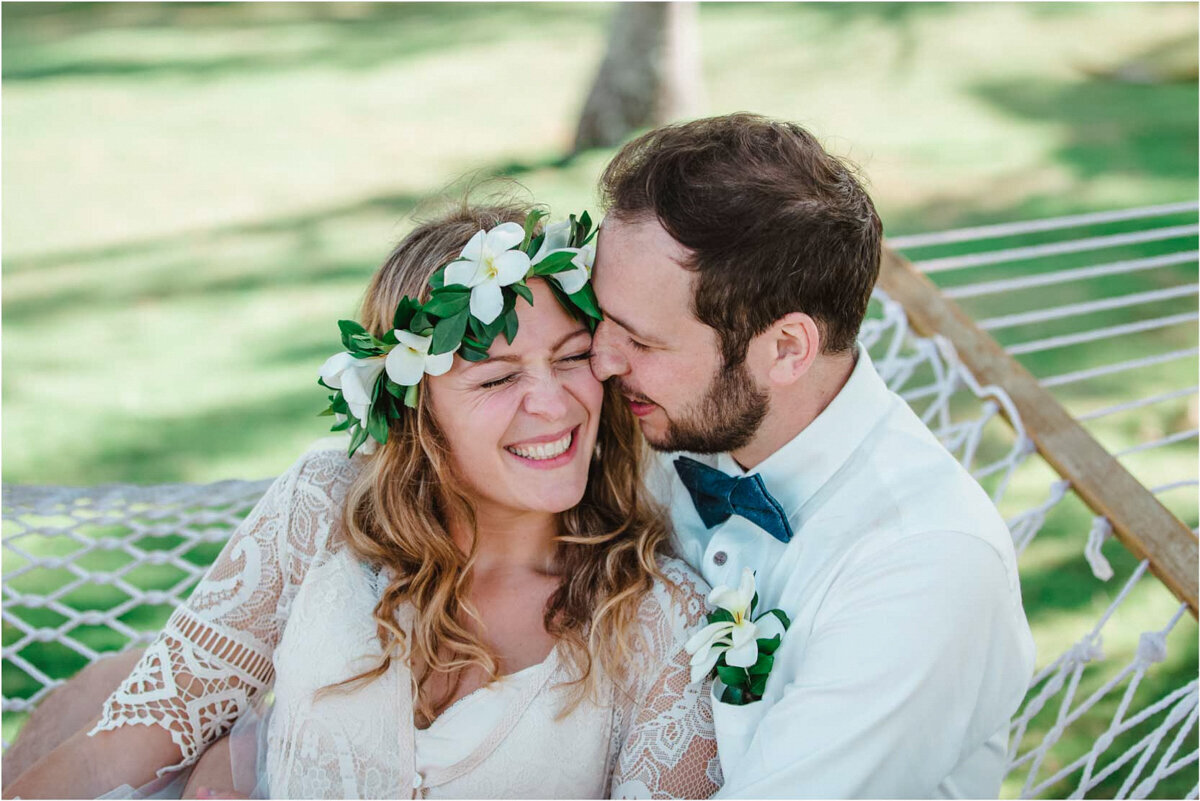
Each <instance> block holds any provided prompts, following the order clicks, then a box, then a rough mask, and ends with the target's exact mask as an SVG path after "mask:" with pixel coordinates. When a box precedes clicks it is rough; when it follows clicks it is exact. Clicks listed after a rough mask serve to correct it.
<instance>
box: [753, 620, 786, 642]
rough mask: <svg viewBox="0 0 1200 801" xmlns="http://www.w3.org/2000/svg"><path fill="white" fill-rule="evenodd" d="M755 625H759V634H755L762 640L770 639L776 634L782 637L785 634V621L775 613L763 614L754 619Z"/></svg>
mask: <svg viewBox="0 0 1200 801" xmlns="http://www.w3.org/2000/svg"><path fill="white" fill-rule="evenodd" d="M754 625H755V626H757V627H758V634H757V635H755V636H756V637H757V638H758V639H760V640H764V639H765V640H769V639H771V638H772V637H774V636H775V635H776V634H778V635H779V636H780V637H782V636H783V635H784V628H783V623H782V622H780V620H779V618H777V617H775V616H774V615H763V616H762V617H760V618H759V619H758V620H756V621H754Z"/></svg>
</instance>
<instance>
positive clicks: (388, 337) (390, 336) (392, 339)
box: [383, 328, 400, 345]
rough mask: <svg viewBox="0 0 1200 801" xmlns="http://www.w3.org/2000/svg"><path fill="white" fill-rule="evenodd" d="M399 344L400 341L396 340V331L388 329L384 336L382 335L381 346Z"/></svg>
mask: <svg viewBox="0 0 1200 801" xmlns="http://www.w3.org/2000/svg"><path fill="white" fill-rule="evenodd" d="M399 343H400V340H398V339H396V329H394V328H389V329H388V330H387V331H385V332H384V334H383V344H384V345H398V344H399Z"/></svg>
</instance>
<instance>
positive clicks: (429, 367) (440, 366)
mask: <svg viewBox="0 0 1200 801" xmlns="http://www.w3.org/2000/svg"><path fill="white" fill-rule="evenodd" d="M453 366H454V351H450V352H449V353H437V354H434V355H433V356H426V357H425V372H426V373H427V374H428V375H442V374H443V373H445V372H447V371H448V370H449V369H450V368H451V367H453Z"/></svg>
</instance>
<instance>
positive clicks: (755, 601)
mask: <svg viewBox="0 0 1200 801" xmlns="http://www.w3.org/2000/svg"><path fill="white" fill-rule="evenodd" d="M756 606H758V592H757V591H756V592H755V593H754V597H753V598H751V599H750V611H749V612H748V613H747V617H749V618H750V619H751V620H754V607H756Z"/></svg>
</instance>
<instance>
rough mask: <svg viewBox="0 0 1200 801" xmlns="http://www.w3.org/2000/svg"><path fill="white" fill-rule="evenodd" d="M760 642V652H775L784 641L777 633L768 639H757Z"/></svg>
mask: <svg viewBox="0 0 1200 801" xmlns="http://www.w3.org/2000/svg"><path fill="white" fill-rule="evenodd" d="M756 642H757V643H758V652H759V653H762V654H773V653H775V652H776V651H777V650H779V643H781V642H783V638H782V637H780V636H779V635H778V634H776V635H775V636H774V637H771V638H770V639H767V638H765V637H763V638H761V639H759V640H756Z"/></svg>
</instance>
